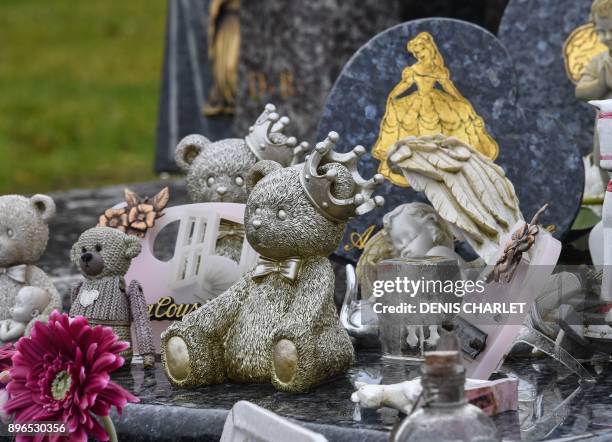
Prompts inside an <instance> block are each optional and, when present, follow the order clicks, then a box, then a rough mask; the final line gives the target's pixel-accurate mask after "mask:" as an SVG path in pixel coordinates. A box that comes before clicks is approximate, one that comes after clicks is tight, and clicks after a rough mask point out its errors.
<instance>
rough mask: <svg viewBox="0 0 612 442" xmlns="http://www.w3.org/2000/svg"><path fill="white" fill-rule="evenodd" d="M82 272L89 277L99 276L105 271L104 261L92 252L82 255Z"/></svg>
mask: <svg viewBox="0 0 612 442" xmlns="http://www.w3.org/2000/svg"><path fill="white" fill-rule="evenodd" d="M81 270H82V271H83V272H84V273H85V274H86V275H88V276H97V275H99V274H100V273H102V271H103V270H104V259H102V257H101V256H100V255H99V254H97V253H92V252H85V253H83V254H82V255H81Z"/></svg>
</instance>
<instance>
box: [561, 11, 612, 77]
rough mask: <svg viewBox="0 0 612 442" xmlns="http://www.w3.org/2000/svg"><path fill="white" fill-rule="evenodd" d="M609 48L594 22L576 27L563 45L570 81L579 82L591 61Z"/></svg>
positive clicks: (566, 69)
mask: <svg viewBox="0 0 612 442" xmlns="http://www.w3.org/2000/svg"><path fill="white" fill-rule="evenodd" d="M607 50H608V48H607V47H606V45H605V44H603V43H602V41H601V39H600V38H599V36H598V35H597V30H596V29H595V25H594V24H593V23H587V24H584V25H582V26H579V27H577V28H576V29H574V30H573V31H572V33H571V34H570V35H569V37H567V40H565V44H564V45H563V60H564V62H565V72H566V74H567V77H568V78H569V79H570V81H572V82H573V83H578V81H579V80H580V77H582V74H583V73H584V70H585V69H586V67H587V65H588V64H589V62H590V61H591V60H592V59H593V58H595V56H597V55H599V54H601V53H603V52H606V51H607Z"/></svg>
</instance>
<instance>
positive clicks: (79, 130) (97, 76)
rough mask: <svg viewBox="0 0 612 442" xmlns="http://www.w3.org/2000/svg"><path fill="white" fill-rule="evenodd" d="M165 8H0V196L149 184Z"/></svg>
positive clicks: (140, 2) (130, 1) (38, 2)
mask: <svg viewBox="0 0 612 442" xmlns="http://www.w3.org/2000/svg"><path fill="white" fill-rule="evenodd" d="M165 16H166V0H84V1H81V0H2V1H0V194H6V193H23V194H28V193H34V192H48V191H51V190H59V189H67V188H75V187H96V186H100V185H104V184H111V183H119V182H130V181H140V180H146V179H150V178H152V177H153V172H152V168H153V157H154V146H155V127H156V122H157V108H158V97H159V85H160V70H161V64H162V57H163V40H164V26H165Z"/></svg>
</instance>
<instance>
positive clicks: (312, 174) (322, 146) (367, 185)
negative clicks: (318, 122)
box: [300, 132, 385, 223]
mask: <svg viewBox="0 0 612 442" xmlns="http://www.w3.org/2000/svg"><path fill="white" fill-rule="evenodd" d="M339 138H340V136H339V135H338V134H337V133H336V132H330V133H329V134H328V135H327V138H326V139H325V140H324V141H321V142H320V143H317V145H316V147H315V149H314V151H313V152H311V153H310V154H309V155H308V156H307V157H306V162H305V163H304V167H303V169H302V173H301V175H300V180H301V183H302V187H303V188H304V190H305V192H306V195H307V196H308V198H309V199H310V202H311V203H312V204H313V205H314V206H315V208H316V209H317V210H318V211H319V212H320V213H321V214H322V215H323V216H325V217H326V218H328V219H330V220H332V221H335V222H340V223H344V222H346V221H347V220H348V219H350V218H352V217H354V216H357V215H363V214H365V213H368V212H369V211H371V210H373V209H374V208H376V207H381V206H382V205H384V204H385V199H384V198H383V197H382V196H375V197H372V193H373V192H374V190H376V188H377V187H378V186H379V185H380V184H381V183H382V182H383V181H384V177H383V176H382V175H381V174H376V175H374V176H373V177H372V178H371V179H369V180H366V179H364V178H363V177H362V176H361V175H360V174H359V172H358V171H357V164H358V162H359V158H361V156H363V155H364V154H365V153H366V150H365V148H364V147H363V146H357V147H355V148H354V149H353V150H352V151H350V152H347V153H337V152H334V151H333V148H334V146H335V145H336V143H337V142H338V139H339ZM329 163H339V164H342V165H343V166H344V167H346V168H347V169H348V171H349V172H350V173H351V175H352V177H353V183H354V189H353V194H352V195H351V197H349V198H346V199H338V198H336V197H334V196H333V194H332V193H331V187H332V185H333V184H334V183H335V182H336V179H337V172H336V171H335V170H333V169H330V170H328V171H327V172H326V173H325V174H324V175H319V173H318V169H319V168H320V167H321V166H323V165H325V164H329Z"/></svg>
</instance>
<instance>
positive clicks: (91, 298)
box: [79, 290, 100, 307]
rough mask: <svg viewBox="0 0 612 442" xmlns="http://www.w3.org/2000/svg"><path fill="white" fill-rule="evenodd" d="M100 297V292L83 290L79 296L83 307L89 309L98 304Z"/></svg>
mask: <svg viewBox="0 0 612 442" xmlns="http://www.w3.org/2000/svg"><path fill="white" fill-rule="evenodd" d="M98 296H100V292H98V291H97V290H83V291H82V292H81V293H80V294H79V303H80V304H81V305H82V306H83V307H89V306H90V305H92V304H93V303H94V302H96V299H98Z"/></svg>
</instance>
